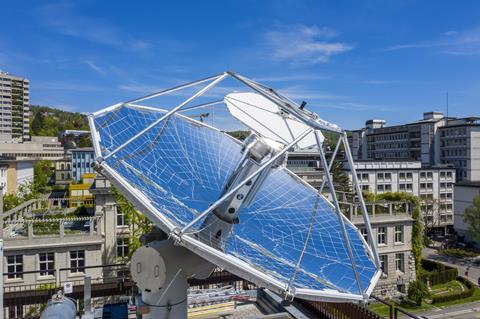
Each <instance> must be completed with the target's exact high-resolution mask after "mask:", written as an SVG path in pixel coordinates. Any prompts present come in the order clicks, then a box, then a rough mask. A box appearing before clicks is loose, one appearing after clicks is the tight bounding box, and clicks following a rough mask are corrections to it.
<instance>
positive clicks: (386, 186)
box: [384, 184, 392, 192]
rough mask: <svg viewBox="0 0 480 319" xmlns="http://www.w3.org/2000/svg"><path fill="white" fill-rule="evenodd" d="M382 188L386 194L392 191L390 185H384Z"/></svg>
mask: <svg viewBox="0 0 480 319" xmlns="http://www.w3.org/2000/svg"><path fill="white" fill-rule="evenodd" d="M384 186H385V190H386V191H387V192H390V191H391V190H392V185H390V184H387V185H384Z"/></svg>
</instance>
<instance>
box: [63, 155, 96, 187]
mask: <svg viewBox="0 0 480 319" xmlns="http://www.w3.org/2000/svg"><path fill="white" fill-rule="evenodd" d="M69 152H70V154H71V157H72V179H73V180H74V181H76V182H79V181H80V180H81V179H82V175H83V174H85V173H93V161H94V160H95V153H94V151H93V148H92V147H84V148H74V149H71V150H69Z"/></svg>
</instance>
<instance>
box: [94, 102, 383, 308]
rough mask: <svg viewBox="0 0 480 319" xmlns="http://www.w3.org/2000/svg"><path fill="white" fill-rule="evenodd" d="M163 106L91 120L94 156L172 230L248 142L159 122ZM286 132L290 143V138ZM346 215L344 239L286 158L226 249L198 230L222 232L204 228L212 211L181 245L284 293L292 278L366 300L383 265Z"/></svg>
mask: <svg viewBox="0 0 480 319" xmlns="http://www.w3.org/2000/svg"><path fill="white" fill-rule="evenodd" d="M225 100H226V103H227V104H230V106H229V109H230V110H234V112H237V111H238V112H239V110H241V109H244V108H245V104H246V103H247V102H248V101H253V100H254V101H255V102H256V103H260V104H261V105H265V104H264V102H265V101H264V100H261V99H258V98H257V97H256V96H251V95H244V94H240V95H239V94H229V95H228V96H227V97H226V99H225ZM238 101H241V102H238ZM234 103H235V105H234ZM270 107H271V105H267V106H266V107H265V110H260V111H259V112H268V110H270V109H269V108H270ZM256 108H257V109H258V107H256ZM237 109H238V110H237ZM251 111H252V112H253V110H251ZM166 113H167V111H165V110H161V109H156V108H152V107H144V106H139V105H134V104H129V103H126V104H118V105H115V106H112V107H109V108H105V109H103V110H100V111H98V112H96V113H94V114H92V115H91V116H90V117H89V123H90V127H91V131H92V139H93V144H94V149H95V152H96V156H97V157H99V158H100V159H104V160H103V161H101V162H100V167H99V168H100V170H101V171H102V173H103V174H105V175H106V177H107V178H109V179H110V180H111V181H112V183H113V184H114V185H115V186H116V187H117V188H118V189H119V190H120V191H121V192H122V194H123V195H124V196H126V197H127V198H128V199H129V200H130V201H132V202H133V203H134V204H135V206H136V207H137V208H138V209H139V210H140V211H141V212H142V213H144V214H145V215H146V216H147V217H148V218H149V219H150V220H151V221H152V222H154V223H155V224H156V225H157V226H158V227H160V228H161V229H162V230H164V231H165V232H167V233H168V234H173V233H175V232H176V231H177V230H178V229H182V228H183V227H184V226H185V225H188V224H189V223H190V222H191V221H192V220H194V219H195V218H196V217H197V216H199V215H200V213H201V212H202V211H204V210H206V209H208V208H209V205H211V204H212V203H213V202H215V201H216V200H217V199H218V198H220V196H221V194H222V190H223V188H224V186H225V184H226V182H227V180H228V178H229V177H230V176H231V174H232V172H233V171H234V169H235V168H236V166H237V164H238V163H239V161H240V160H241V159H242V143H241V142H240V141H238V140H236V139H235V138H233V137H231V136H229V135H228V134H226V133H224V132H221V131H219V130H217V129H215V128H213V127H211V126H207V125H205V124H204V123H201V122H198V121H195V120H192V119H190V118H188V117H185V116H183V115H180V114H178V113H175V114H173V115H172V116H170V117H169V118H168V119H167V120H162V121H160V122H159V123H158V124H156V125H154V126H152V123H156V121H158V120H159V119H160V118H161V117H162V116H164V115H165V114H166ZM275 118H276V119H277V118H278V116H276V117H275ZM245 121H248V119H247V118H245ZM278 123H280V122H278ZM300 124H302V123H300ZM278 125H281V124H278ZM286 125H288V126H289V127H290V128H291V129H292V128H293V129H292V131H293V136H295V135H296V134H298V133H297V132H298V130H300V131H301V129H299V127H301V126H300V125H298V124H297V122H294V121H287V124H286ZM302 125H303V124H302ZM145 128H149V129H148V130H145ZM259 130H260V128H259ZM139 133H141V134H139ZM258 133H259V134H265V135H267V136H269V135H268V134H269V133H268V132H264V131H262V132H258ZM132 137H135V138H134V139H132ZM307 138H309V139H307V142H306V143H305V144H304V146H305V147H307V146H310V145H312V140H311V137H310V136H307ZM281 139H282V140H283V143H285V141H290V140H291V139H292V137H291V136H281ZM125 142H128V143H125ZM120 146H121V147H120ZM109 154H111V155H109ZM342 218H343V220H344V223H345V226H346V236H347V240H345V237H344V234H342V231H341V229H342V227H341V224H340V222H339V217H338V215H337V214H336V212H335V209H334V207H333V205H332V204H331V203H330V202H329V201H328V200H327V199H326V198H325V197H324V196H323V195H322V194H319V193H318V191H317V190H315V189H314V188H312V187H311V186H310V185H308V184H307V183H305V182H304V181H303V180H301V179H300V178H298V177H297V176H296V175H295V174H293V173H292V172H290V171H289V170H288V169H286V168H285V167H284V166H283V165H280V166H276V167H274V168H271V170H270V172H269V174H268V176H267V177H266V179H265V180H264V182H263V184H262V185H261V187H260V189H259V191H258V193H257V194H256V196H255V198H254V200H253V202H252V203H251V205H249V206H248V207H242V208H241V209H240V215H239V220H240V221H239V223H238V224H235V225H233V227H232V229H231V232H230V234H229V237H228V241H227V242H226V245H225V246H224V247H223V248H222V249H217V248H214V247H212V246H209V245H207V244H206V243H205V242H206V241H204V240H202V238H199V236H200V234H201V236H206V237H208V236H210V237H212V236H215V234H205V232H204V231H203V232H202V230H204V229H201V227H202V226H201V225H202V224H203V222H204V221H205V217H203V218H202V219H201V220H199V221H198V222H196V223H195V224H194V225H193V226H192V228H190V229H189V230H188V232H186V233H184V234H182V236H181V242H180V244H181V245H183V246H185V247H186V248H188V249H190V250H191V251H193V252H195V253H197V254H199V255H200V256H202V257H203V258H204V259H206V260H208V261H210V262H212V263H214V264H217V265H218V266H219V267H222V268H224V269H226V270H228V271H230V272H232V273H234V274H236V275H239V276H241V277H243V278H245V279H246V280H250V281H252V282H254V283H255V284H257V285H259V286H261V287H267V288H269V289H272V290H274V291H277V292H279V293H283V292H285V289H286V288H287V287H289V288H290V289H291V291H293V292H294V294H295V296H296V297H299V298H304V299H310V300H330V301H342V300H347V301H351V300H363V299H364V298H365V296H366V295H369V294H370V293H371V291H372V290H373V287H374V286H375V284H376V282H377V280H378V278H379V276H380V273H381V272H380V270H379V269H378V268H377V267H376V265H375V262H374V258H373V254H372V250H371V249H370V247H369V246H368V245H367V243H366V242H365V240H364V239H363V237H362V236H361V234H360V233H359V231H358V229H356V227H355V226H354V225H353V224H352V223H351V222H350V221H349V220H348V219H347V218H345V217H344V216H343V215H342ZM307 234H310V235H309V236H307ZM347 242H348V243H349V244H350V247H351V249H352V253H353V259H354V262H352V260H351V259H350V256H349V253H348V245H347ZM355 272H357V273H358V277H357V276H355ZM292 278H294V280H293V282H291V281H292ZM356 278H358V279H359V280H358V281H357V279H356ZM290 284H291V285H290Z"/></svg>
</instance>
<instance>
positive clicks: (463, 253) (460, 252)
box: [440, 248, 478, 258]
mask: <svg viewBox="0 0 480 319" xmlns="http://www.w3.org/2000/svg"><path fill="white" fill-rule="evenodd" d="M440 253H441V254H443V255H446V256H453V257H457V258H465V257H476V256H478V253H477V252H474V251H471V250H465V249H461V248H448V249H443V250H441V251H440Z"/></svg>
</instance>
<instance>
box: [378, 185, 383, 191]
mask: <svg viewBox="0 0 480 319" xmlns="http://www.w3.org/2000/svg"><path fill="white" fill-rule="evenodd" d="M383 190H384V187H383V185H381V184H380V185H377V191H379V192H383Z"/></svg>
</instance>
